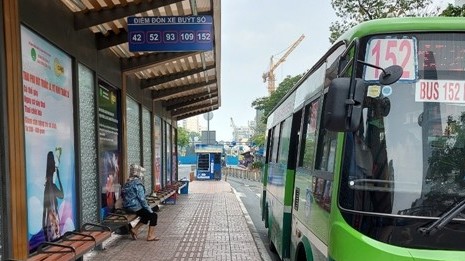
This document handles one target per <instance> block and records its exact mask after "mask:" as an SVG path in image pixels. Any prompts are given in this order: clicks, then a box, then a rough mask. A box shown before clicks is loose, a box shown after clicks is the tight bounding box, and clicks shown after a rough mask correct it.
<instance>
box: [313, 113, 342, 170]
mask: <svg viewBox="0 0 465 261" xmlns="http://www.w3.org/2000/svg"><path fill="white" fill-rule="evenodd" d="M321 122H323V120H322V121H321ZM336 142H337V134H336V133H335V132H331V131H328V130H326V129H325V128H320V131H319V133H318V145H317V152H316V163H315V169H317V170H323V171H329V172H333V171H334V163H335V162H334V161H335V156H336Z"/></svg>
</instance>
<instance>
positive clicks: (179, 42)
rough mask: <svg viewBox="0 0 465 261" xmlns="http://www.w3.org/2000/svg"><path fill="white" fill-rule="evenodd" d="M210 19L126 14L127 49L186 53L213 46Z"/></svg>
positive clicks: (201, 16) (204, 49) (209, 48)
mask: <svg viewBox="0 0 465 261" xmlns="http://www.w3.org/2000/svg"><path fill="white" fill-rule="evenodd" d="M212 29H213V19H212V17H211V16H209V15H199V16H149V17H136V16H131V17H128V31H129V33H128V38H129V39H128V43H129V51H131V52H143V51H155V52H189V51H209V50H212V49H213V32H212V31H213V30H212Z"/></svg>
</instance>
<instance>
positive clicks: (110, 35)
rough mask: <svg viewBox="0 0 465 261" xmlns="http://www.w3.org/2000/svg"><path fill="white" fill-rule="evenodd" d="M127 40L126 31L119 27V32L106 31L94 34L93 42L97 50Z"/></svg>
mask: <svg viewBox="0 0 465 261" xmlns="http://www.w3.org/2000/svg"><path fill="white" fill-rule="evenodd" d="M127 41H128V32H126V30H125V29H121V30H120V33H119V34H115V33H114V32H113V31H108V32H107V35H104V34H102V33H96V34H95V42H96V45H97V50H103V49H106V48H110V47H113V46H116V45H120V44H123V43H126V42H127Z"/></svg>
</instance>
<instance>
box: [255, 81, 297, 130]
mask: <svg viewBox="0 0 465 261" xmlns="http://www.w3.org/2000/svg"><path fill="white" fill-rule="evenodd" d="M302 76H303V74H299V75H296V76H293V77H292V76H290V75H288V76H286V78H285V79H284V80H283V81H282V82H281V83H280V84H279V86H278V88H276V91H274V92H272V93H271V95H270V96H266V97H261V98H257V99H255V100H254V101H253V102H252V107H253V108H255V109H256V110H262V111H263V115H264V117H263V119H262V120H263V122H264V123H266V118H267V117H268V115H269V114H270V112H271V110H273V108H274V107H276V105H278V103H279V101H281V99H282V98H283V97H284V96H285V95H286V93H287V92H288V91H289V90H290V89H291V88H292V87H294V85H295V84H296V83H297V82H298V81H299V80H300V78H302ZM257 126H258V123H257Z"/></svg>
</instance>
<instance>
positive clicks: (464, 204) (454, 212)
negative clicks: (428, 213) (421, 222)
mask: <svg viewBox="0 0 465 261" xmlns="http://www.w3.org/2000/svg"><path fill="white" fill-rule="evenodd" d="M464 209H465V199H463V200H462V201H460V202H459V203H458V204H457V205H455V206H454V207H453V208H451V209H449V210H448V211H447V212H445V213H444V214H442V215H441V217H439V219H438V220H436V221H434V222H433V223H432V224H431V225H429V226H427V227H420V228H418V231H419V232H420V233H421V234H423V235H425V236H429V235H434V234H435V233H436V232H438V231H439V230H441V229H443V228H444V227H445V226H446V225H447V224H449V222H451V221H452V219H453V218H455V217H456V216H458V215H459V214H460V213H462V211H463V210H464Z"/></svg>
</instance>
